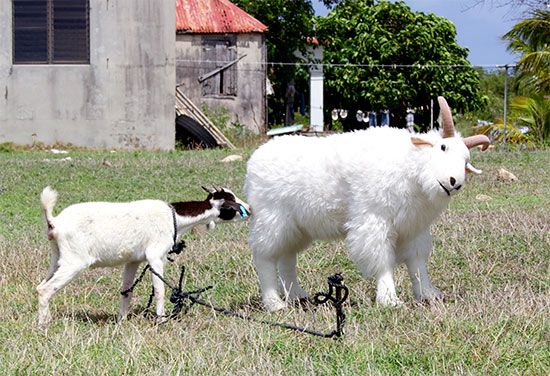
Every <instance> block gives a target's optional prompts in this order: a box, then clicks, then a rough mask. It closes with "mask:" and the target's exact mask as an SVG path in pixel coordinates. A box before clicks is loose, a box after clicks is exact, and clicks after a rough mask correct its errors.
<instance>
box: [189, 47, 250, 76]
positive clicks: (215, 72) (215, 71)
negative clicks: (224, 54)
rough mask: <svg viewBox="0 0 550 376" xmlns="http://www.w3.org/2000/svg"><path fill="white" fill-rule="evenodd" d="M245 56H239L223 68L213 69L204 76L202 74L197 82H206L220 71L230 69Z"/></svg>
mask: <svg viewBox="0 0 550 376" xmlns="http://www.w3.org/2000/svg"><path fill="white" fill-rule="evenodd" d="M245 56H246V54H244V55H241V56H239V57H238V58H236V59H235V60H233V61H230V62H229V63H227V64H225V65H224V66H221V67H219V68H218V69H214V70H213V71H211V72H208V73H206V74H203V75H202V76H200V77H199V82H203V81H205V80H207V79H208V78H210V77H212V76H213V75H215V74H218V73H219V72H221V71H222V70H225V69H227V68H230V67H231V66H233V65H234V64H236V63H237V62H238V61H239V60H241V59H242V58H244V57H245Z"/></svg>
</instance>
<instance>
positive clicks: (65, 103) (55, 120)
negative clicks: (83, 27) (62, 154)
mask: <svg viewBox="0 0 550 376" xmlns="http://www.w3.org/2000/svg"><path fill="white" fill-rule="evenodd" d="M174 20H175V2H174V1H173V0H161V1H159V0H116V1H113V0H90V64H89V65H54V64H52V65H13V64H12V10H11V1H0V35H2V36H4V37H3V38H0V93H1V95H0V143H1V142H14V143H17V144H29V143H32V142H34V141H37V142H44V143H46V144H52V143H55V142H57V141H59V142H64V143H72V144H74V145H82V146H90V147H97V148H125V149H133V148H146V149H155V148H159V149H171V148H173V147H174V138H175V136H174V132H175V131H174V129H175V126H174V101H175V99H174V82H175V55H174V54H175V51H174V46H175V34H176V32H175V22H174Z"/></svg>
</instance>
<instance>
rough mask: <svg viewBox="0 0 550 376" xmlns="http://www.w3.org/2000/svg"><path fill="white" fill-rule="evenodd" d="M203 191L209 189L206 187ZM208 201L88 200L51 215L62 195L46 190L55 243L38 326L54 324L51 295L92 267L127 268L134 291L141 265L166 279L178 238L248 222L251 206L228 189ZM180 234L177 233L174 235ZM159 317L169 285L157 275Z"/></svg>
mask: <svg viewBox="0 0 550 376" xmlns="http://www.w3.org/2000/svg"><path fill="white" fill-rule="evenodd" d="M203 188H204V187H203ZM204 189H205V190H206V191H207V192H208V197H207V198H206V200H204V201H187V202H175V203H172V204H168V203H166V202H164V201H160V200H141V201H133V202H84V203H79V204H74V205H71V206H69V207H67V208H66V209H64V210H63V211H62V212H61V213H60V214H59V215H57V216H56V217H54V216H53V214H52V211H53V208H54V205H55V202H56V200H57V192H56V191H54V190H53V189H52V188H50V187H46V188H44V190H43V191H42V194H41V196H40V202H41V204H42V210H43V211H44V217H45V219H46V224H47V234H48V238H49V240H50V243H51V248H52V249H51V263H50V268H49V270H48V273H47V275H46V278H44V280H43V281H42V282H41V283H40V284H39V285H38V287H37V288H36V289H37V291H38V303H39V307H38V322H39V325H46V324H48V323H49V322H50V321H51V316H50V313H49V308H48V305H49V304H48V303H49V301H50V299H51V297H52V296H53V295H54V294H55V293H56V292H57V291H59V290H60V289H61V288H63V287H64V286H66V285H67V284H68V283H69V282H71V281H72V280H74V279H75V278H77V277H78V276H79V275H80V274H82V272H84V271H85V270H86V269H87V268H95V267H113V266H118V265H124V278H123V284H122V288H123V289H124V290H125V289H127V288H129V287H130V286H131V285H132V283H133V280H134V277H135V275H136V271H137V269H138V267H139V265H140V264H141V263H142V262H144V261H146V262H148V263H149V264H150V265H151V267H152V268H153V269H154V270H155V271H156V272H157V273H159V274H161V275H162V273H163V269H164V263H165V262H166V260H167V257H168V253H169V252H170V250H171V249H172V246H173V245H174V239H176V238H177V236H178V235H181V234H183V233H184V232H186V231H189V230H190V229H192V228H193V227H195V226H197V225H200V224H207V225H210V227H212V225H213V224H215V223H220V222H236V221H239V220H241V219H246V218H247V217H248V216H249V214H250V207H249V206H248V205H247V204H246V203H245V202H243V201H241V200H240V199H239V198H237V196H235V194H233V192H231V191H230V190H229V189H226V188H222V189H215V188H210V189H207V188H204ZM174 232H175V233H174ZM153 287H154V294H155V299H156V303H157V309H156V313H157V315H158V316H162V315H164V284H163V283H162V281H161V280H160V279H159V278H158V277H156V276H153ZM130 299H131V293H129V294H128V295H127V296H123V297H122V302H121V306H120V313H119V315H118V320H122V319H124V318H125V317H126V315H127V314H128V308H129V304H130Z"/></svg>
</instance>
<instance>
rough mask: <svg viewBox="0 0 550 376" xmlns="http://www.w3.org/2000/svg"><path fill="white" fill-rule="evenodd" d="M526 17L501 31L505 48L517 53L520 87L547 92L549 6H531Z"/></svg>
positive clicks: (549, 87)
mask: <svg viewBox="0 0 550 376" xmlns="http://www.w3.org/2000/svg"><path fill="white" fill-rule="evenodd" d="M527 14H528V18H526V19H525V20H523V21H521V22H519V23H518V24H516V25H515V26H514V27H513V28H512V30H510V31H509V32H508V33H506V34H504V36H503V39H506V40H508V42H509V45H508V50H510V51H513V52H516V53H519V54H521V58H520V60H519V61H518V63H517V72H518V82H519V84H520V86H521V87H523V88H532V89H534V90H535V91H538V92H542V93H549V92H550V9H548V8H547V9H532V10H530V11H529V12H528V13H527Z"/></svg>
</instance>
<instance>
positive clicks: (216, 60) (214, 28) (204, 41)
mask: <svg viewBox="0 0 550 376" xmlns="http://www.w3.org/2000/svg"><path fill="white" fill-rule="evenodd" d="M266 30H267V27H266V26H265V25H264V24H262V23H261V22H259V21H258V20H256V19H255V18H253V17H252V16H250V15H249V14H247V13H246V12H244V11H243V10H242V9H240V8H238V7H237V6H235V5H234V4H232V3H231V2H230V1H228V0H176V32H177V36H176V82H178V83H179V84H182V91H183V92H184V93H185V94H186V95H187V96H188V97H189V98H190V99H191V100H192V101H193V102H194V103H195V104H196V105H198V106H201V105H202V104H205V105H206V106H207V107H208V108H209V109H211V110H214V109H216V108H225V109H227V110H228V111H227V115H228V116H230V117H231V121H232V122H234V123H238V124H242V125H245V126H246V127H247V128H248V129H250V130H251V131H252V132H254V133H260V132H264V131H265V129H266V124H267V119H266V114H267V105H266V96H265V91H266V90H265V85H266V64H265V63H266V59H267V52H266V44H265V35H264V32H265V31H266Z"/></svg>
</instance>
